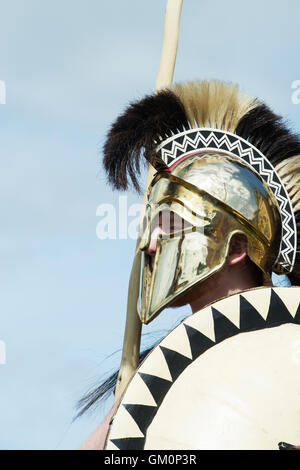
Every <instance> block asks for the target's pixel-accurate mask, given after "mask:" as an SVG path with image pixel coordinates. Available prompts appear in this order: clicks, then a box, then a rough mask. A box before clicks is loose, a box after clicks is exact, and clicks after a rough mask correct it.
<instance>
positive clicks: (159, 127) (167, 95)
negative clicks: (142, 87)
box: [103, 90, 187, 191]
mask: <svg viewBox="0 0 300 470" xmlns="http://www.w3.org/2000/svg"><path fill="white" fill-rule="evenodd" d="M185 128H187V118H186V115H185V111H184V108H183V106H182V104H181V102H180V101H179V99H178V98H177V97H176V95H175V94H174V93H172V92H171V91H170V90H162V91H160V92H159V93H157V94H155V95H150V96H146V98H144V99H143V100H141V101H137V102H135V103H132V104H130V105H129V107H128V108H127V109H126V110H125V112H124V113H123V114H122V115H121V116H119V117H118V119H117V120H116V121H115V123H114V124H113V125H112V127H111V129H110V131H109V133H108V135H107V140H106V142H105V145H104V149H103V152H104V160H103V164H104V168H105V170H106V173H107V175H108V181H109V183H111V184H112V186H113V187H114V188H116V189H123V190H125V189H127V188H128V186H129V182H131V183H132V185H133V187H134V188H135V189H136V190H137V191H140V185H139V182H138V176H139V175H140V154H141V151H142V150H144V154H145V157H146V159H147V160H148V161H149V162H150V163H151V164H152V165H154V166H156V167H157V163H158V162H157V161H156V155H155V147H156V146H157V145H158V143H159V142H160V141H161V140H164V139H166V138H167V137H170V136H171V135H173V134H174V133H178V132H181V131H183V130H184V129H185Z"/></svg>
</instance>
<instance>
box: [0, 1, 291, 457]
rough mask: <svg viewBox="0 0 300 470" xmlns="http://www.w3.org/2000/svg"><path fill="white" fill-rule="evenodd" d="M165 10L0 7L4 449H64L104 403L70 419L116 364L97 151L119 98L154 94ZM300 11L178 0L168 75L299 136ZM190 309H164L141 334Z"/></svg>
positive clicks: (118, 290) (119, 323) (125, 266)
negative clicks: (251, 105)
mask: <svg viewBox="0 0 300 470" xmlns="http://www.w3.org/2000/svg"><path fill="white" fill-rule="evenodd" d="M164 8H165V1H163V0H152V1H151V2H149V1H148V2H146V1H145V0H130V1H129V2H124V1H123V0H110V1H109V2H103V1H99V0H98V1H96V0H86V1H83V0H76V2H74V1H71V0H61V1H58V0H52V1H51V2H50V1H48V0H44V1H43V2H40V1H37V0H27V1H26V2H24V1H22V0H11V1H10V2H1V3H0V18H1V20H0V21H1V28H0V50H1V54H0V80H3V81H4V82H5V84H6V104H5V105H2V104H0V123H1V126H0V159H1V172H0V206H1V234H0V237H1V243H0V260H1V265H0V302H1V322H0V340H2V341H4V342H5V345H6V355H7V358H6V364H3V365H0V384H1V386H0V424H1V427H0V448H1V449H74V448H76V447H77V446H78V445H79V444H80V443H81V442H82V441H83V440H84V439H85V438H86V437H87V436H88V435H89V433H90V432H92V431H93V429H94V428H95V427H96V426H97V424H98V423H99V422H100V421H101V420H102V418H103V416H104V413H105V411H106V410H107V408H108V406H109V403H108V404H106V405H102V406H100V407H99V408H97V409H96V410H95V411H94V413H92V414H89V415H87V416H85V417H83V418H81V419H79V420H77V421H76V422H75V423H73V424H72V418H73V416H74V413H75V412H74V406H75V403H76V401H77V400H78V399H79V398H80V397H81V396H82V394H83V393H84V392H85V391H86V390H87V389H89V388H90V387H91V386H92V385H94V384H97V383H98V382H99V381H100V379H101V377H102V376H103V374H105V373H106V372H108V371H110V370H112V369H114V368H115V367H118V364H119V359H120V348H121V345H122V338H123V330H124V323H125V311H126V301H127V284H128V279H129V273H130V269H131V262H132V258H133V252H134V248H135V241H134V240H132V239H128V240H118V239H117V240H99V239H98V238H97V236H96V226H97V223H98V222H99V217H97V216H96V210H97V207H98V206H99V205H100V204H104V203H106V204H114V205H115V206H117V205H118V197H119V195H118V194H117V193H116V192H113V191H111V189H110V188H109V187H108V186H107V185H106V183H105V175H104V173H103V171H102V167H101V147H102V145H103V142H104V139H105V135H106V133H107V131H108V129H109V126H110V124H111V122H112V121H113V120H114V119H115V118H116V117H117V116H118V114H119V113H120V112H122V110H123V109H124V107H125V106H126V105H127V104H128V102H130V101H132V100H136V99H139V98H141V97H143V96H144V95H145V94H147V93H150V92H151V91H152V90H153V87H154V84H155V81H156V74H157V70H158V65H159V60H160V52H161V44H162V34H163V19H164ZM299 14H300V5H299V2H298V1H297V0H287V1H285V2H284V3H282V2H281V1H277V0H275V1H274V0H272V1H271V0H265V1H264V2H261V1H258V0H254V1H252V2H251V3H249V2H248V3H243V4H242V3H241V2H238V1H233V0H229V1H227V2H223V1H221V0H217V1H216V2H214V5H212V4H211V2H204V1H202V0H184V4H183V11H182V18H181V27H180V42H179V48H178V56H177V64H176V69H175V77H174V78H175V80H177V81H183V80H191V79H195V78H218V79H224V80H230V81H235V82H237V83H239V84H240V85H241V88H242V89H243V90H244V91H245V92H248V93H250V94H252V95H256V96H258V97H260V98H261V99H263V100H264V101H265V102H266V103H267V104H269V105H270V106H271V107H272V108H273V109H274V110H275V111H276V112H278V113H280V114H283V115H284V116H286V117H287V119H288V121H289V122H290V124H291V126H292V127H293V128H294V129H295V130H296V131H297V132H299V131H300V104H299V105H296V104H293V102H292V99H291V97H292V92H293V90H292V88H291V87H292V83H293V81H295V80H300V68H299ZM128 196H129V204H130V203H138V202H140V199H139V198H138V197H137V196H136V195H135V194H134V193H130V194H129V195H128ZM187 313H189V309H188V308H187V307H184V308H183V309H181V310H180V311H177V310H175V311H174V310H172V311H171V310H168V311H166V312H165V313H164V314H163V315H162V318H161V320H157V321H156V322H153V324H151V325H150V326H149V327H148V328H145V329H144V331H145V332H146V333H148V332H155V331H158V330H162V329H163V328H167V327H169V326H170V325H172V324H174V323H175V322H176V320H177V319H178V318H180V317H181V316H182V315H185V314H187ZM152 339H153V338H152ZM145 341H148V343H149V342H151V336H150V337H148V336H147V337H146V340H145ZM115 351H116V354H114V355H113V356H112V357H109V358H108V356H110V355H111V354H112V353H114V352H115Z"/></svg>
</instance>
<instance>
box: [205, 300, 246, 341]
mask: <svg viewBox="0 0 300 470" xmlns="http://www.w3.org/2000/svg"><path fill="white" fill-rule="evenodd" d="M211 311H212V314H213V318H214V325H215V338H216V343H220V341H223V340H224V339H226V338H230V337H231V336H234V335H236V334H238V333H239V332H240V329H239V328H237V327H236V326H235V324H234V323H232V322H231V321H230V320H228V318H227V317H225V315H223V314H222V313H221V312H219V311H218V310H217V309H216V308H214V307H211Z"/></svg>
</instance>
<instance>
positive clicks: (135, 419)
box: [106, 287, 300, 450]
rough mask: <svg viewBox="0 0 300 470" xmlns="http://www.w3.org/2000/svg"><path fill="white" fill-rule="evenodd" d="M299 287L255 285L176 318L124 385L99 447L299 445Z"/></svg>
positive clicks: (272, 447)
mask: <svg viewBox="0 0 300 470" xmlns="http://www.w3.org/2000/svg"><path fill="white" fill-rule="evenodd" d="M299 323H300V287H276V288H275V287H273V288H257V289H252V290H248V291H244V292H242V293H239V294H235V295H232V296H230V297H227V298H225V299H222V300H219V301H218V302H215V303H213V304H211V305H209V306H208V307H206V308H204V309H202V310H200V311H199V312H197V313H195V314H193V315H190V316H188V317H187V318H185V319H184V320H183V321H182V322H181V323H180V325H178V326H177V327H176V328H175V329H174V330H172V331H171V332H170V333H169V334H168V335H167V336H166V337H165V338H164V339H163V340H162V341H161V342H160V343H159V344H158V345H157V346H156V347H155V348H154V349H153V350H152V351H151V352H150V353H149V355H148V356H147V357H146V359H145V360H144V361H143V362H142V364H141V365H140V366H139V368H138V370H137V372H136V373H135V375H134V377H133V379H132V380H131V382H130V384H129V386H128V387H127V389H126V391H125V393H124V395H123V397H122V400H121V403H120V405H119V407H118V409H117V412H116V414H115V416H114V418H113V420H112V424H111V426H110V430H109V433H108V438H107V443H106V449H107V450H117V449H120V450H133V449H134V450H141V449H159V450H163V449H172V450H174V449H178V450H179V449H184V450H195V449H236V450H238V449H274V450H275V449H278V444H279V443H280V442H282V441H284V442H289V443H292V444H294V445H299V444H300V427H299V416H300V326H299Z"/></svg>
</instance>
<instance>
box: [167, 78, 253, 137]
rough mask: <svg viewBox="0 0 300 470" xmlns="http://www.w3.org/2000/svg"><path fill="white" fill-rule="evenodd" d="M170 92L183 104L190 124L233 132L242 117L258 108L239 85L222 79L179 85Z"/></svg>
mask: <svg viewBox="0 0 300 470" xmlns="http://www.w3.org/2000/svg"><path fill="white" fill-rule="evenodd" d="M170 89H171V90H172V91H173V92H174V93H175V94H176V96H178V98H179V99H180V101H181V102H182V104H183V106H184V109H185V112H186V115H187V118H188V121H189V125H190V127H192V128H195V127H212V128H217V129H223V130H225V131H229V132H234V131H235V129H236V127H237V125H238V123H239V121H240V120H241V118H242V117H243V116H244V115H245V114H247V113H248V112H249V111H251V110H252V109H254V108H255V107H256V106H258V104H259V103H258V101H257V100H256V99H254V98H252V97H250V96H247V95H245V94H243V93H242V92H241V91H240V90H239V87H238V85H235V84H232V83H227V82H222V81H219V80H210V81H207V80H202V81H200V80H195V81H190V82H185V83H176V84H174V85H173V86H171V87H170Z"/></svg>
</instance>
